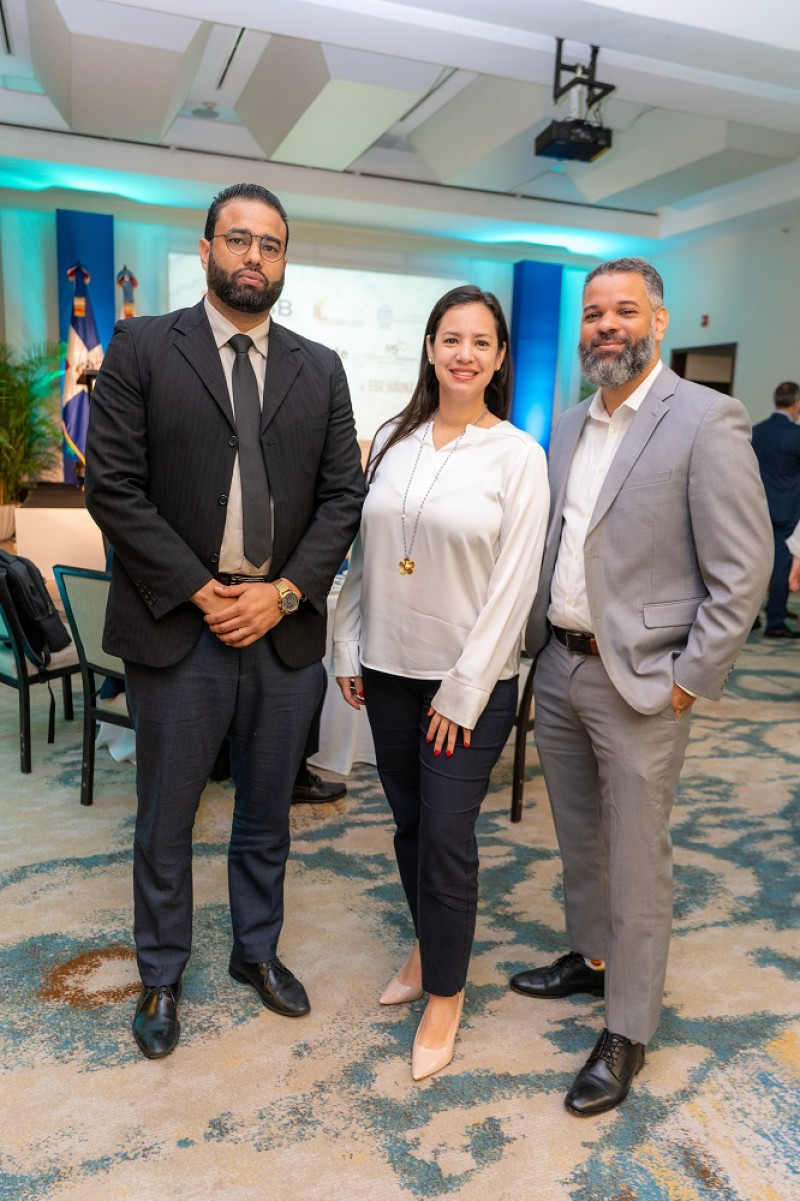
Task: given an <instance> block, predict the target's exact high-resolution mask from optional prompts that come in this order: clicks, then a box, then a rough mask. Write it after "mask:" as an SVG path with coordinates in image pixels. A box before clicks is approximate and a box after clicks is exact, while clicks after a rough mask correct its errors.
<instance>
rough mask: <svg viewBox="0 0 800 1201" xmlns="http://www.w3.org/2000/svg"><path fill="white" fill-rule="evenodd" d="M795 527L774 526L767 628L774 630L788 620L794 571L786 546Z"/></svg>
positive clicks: (789, 552)
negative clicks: (790, 588)
mask: <svg viewBox="0 0 800 1201" xmlns="http://www.w3.org/2000/svg"><path fill="white" fill-rule="evenodd" d="M793 531H794V526H793V525H789V526H786V525H773V527H772V533H773V535H774V538H775V562H774V565H773V568H772V579H771V580H770V584H769V592H768V594H767V626H766V628H767V629H768V630H774V629H775V628H776V627H777V626H780V625H783V624H784V622H785V620H786V602H787V601H788V599H789V572H790V571H791V569H792V552H791V551H790V550H789V547H788V546H787V545H786V539H787V538H791V536H792V533H793Z"/></svg>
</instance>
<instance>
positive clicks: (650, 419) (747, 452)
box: [526, 368, 772, 714]
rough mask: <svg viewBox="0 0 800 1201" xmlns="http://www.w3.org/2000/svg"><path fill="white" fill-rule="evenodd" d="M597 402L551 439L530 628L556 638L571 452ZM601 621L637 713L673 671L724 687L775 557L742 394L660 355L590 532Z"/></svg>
mask: <svg viewBox="0 0 800 1201" xmlns="http://www.w3.org/2000/svg"><path fill="white" fill-rule="evenodd" d="M589 404H590V401H589V400H587V401H584V402H583V403H582V404H580V405H577V406H576V407H575V408H574V409H569V410H568V411H567V412H566V413H564V415H563V417H562V418H561V420H560V421H559V423H558V426H557V428H556V430H555V433H554V435H553V441H552V446H551V450H550V496H551V501H550V524H549V529H548V535H547V541H546V544H545V552H544V563H543V566H542V574H541V577H540V584H539V590H538V592H537V595H536V598H535V600H534V604H533V609H532V611H531V616H530V619H529V622H528V627H527V632H526V645H527V649H528V651H529V653H530V654H531V655H534V656H535V655H537V654H538V653H539V651H540V650H541V649H542V648H543V647H544V645H545V644H546V642H547V639H548V637H549V630H548V624H547V609H548V606H549V603H550V584H551V581H552V578H553V570H554V568H555V563H556V557H557V555H558V548H559V543H560V540H561V526H562V521H563V512H564V498H565V493H566V487H567V479H568V476H569V468H570V463H571V462H572V456H573V453H574V451H575V447H576V445H577V442H578V438H579V437H580V433H581V430H582V429H583V423H584V421H585V420H586V415H587V413H588V410H589ZM584 561H585V569H586V589H587V595H588V601H589V609H590V612H591V614H592V623H593V632H594V634H595V637H596V638H597V644H598V648H599V650H600V655H601V658H602V660H603V664H604V666H605V668H606V670H607V671H608V674H609V676H610V678H611V680H612V682H613V684H614V686H615V687H616V688H617V689H618V691H619V692H620V694H621V695H622V696H623V697H624V698H625V700H626V701H627V702H628V704H629V705H631V706H632V707H633V708H634V709H636V710H637V711H638V712H640V713H645V714H652V713H657V712H659V710H661V709H664V708H665V706H666V705H667V704H668V703H669V701H670V698H671V695H672V685H673V682H674V683H677V684H679V685H680V686H681V687H683V688H685V689H687V690H688V691H689V692H692V693H695V694H696V695H698V696H705V697H708V698H709V699H711V700H717V699H718V698H719V696H720V694H721V692H722V689H723V686H724V684H725V681H726V679H727V677H728V675H729V673H730V670H731V668H732V666H733V663H734V661H735V659H736V656H737V655H738V653H739V651H740V649H741V647H742V644H743V642H744V640H745V638H746V637H747V634H748V633H749V631H750V628H751V626H752V624H753V620H754V618H755V615H756V613H757V612H758V608H759V605H760V603H761V600H762V598H763V595H764V591H765V588H766V586H767V583H768V580H769V576H770V571H771V569H772V530H771V526H770V521H769V516H768V513H767V505H766V500H765V497H764V489H763V487H762V484H761V480H760V477H759V472H758V465H757V463H756V460H755V456H754V454H753V451H752V448H751V446H750V421H749V418H748V416H747V413H746V411H745V409H744V408H743V406H742V405H741V404H740V403H739V402H738V401H737V400H732V399H731V398H730V397H727V396H723V395H722V394H721V393H719V392H714V391H712V390H711V389H710V388H704V387H701V386H700V385H698V384H692V383H689V382H687V381H686V380H682V379H680V378H679V377H678V376H677V375H675V373H674V372H673V371H670V370H669V369H668V368H663V369H662V371H661V372H660V373H659V375H658V376H657V377H656V379H655V381H654V383H653V386H652V387H651V389H650V391H649V392H648V394H647V396H646V397H645V399H644V402H643V403H642V405H641V407H640V408H639V410H638V412H636V413H635V415H634V417H633V420H632V421H631V424H630V427H629V429H628V432H627V434H626V435H625V437H624V439H623V441H622V445H621V446H620V448H619V450H618V451H617V454H616V456H615V458H614V460H613V461H612V464H611V467H610V469H609V472H608V475H607V476H606V479H605V481H604V483H603V486H602V488H601V490H600V495H599V496H598V498H597V504H596V506H595V509H594V512H593V514H592V517H591V520H590V523H589V529H588V532H587V535H586V542H585V544H584Z"/></svg>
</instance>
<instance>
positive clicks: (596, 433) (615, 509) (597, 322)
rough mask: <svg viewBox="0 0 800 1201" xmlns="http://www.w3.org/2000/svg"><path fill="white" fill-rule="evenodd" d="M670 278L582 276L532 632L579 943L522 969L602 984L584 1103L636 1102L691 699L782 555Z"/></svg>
mask: <svg viewBox="0 0 800 1201" xmlns="http://www.w3.org/2000/svg"><path fill="white" fill-rule="evenodd" d="M663 295H664V285H663V282H662V279H661V276H660V275H659V273H658V272H657V271H656V270H655V268H654V267H652V266H651V265H650V264H649V263H647V262H646V261H645V260H644V259H640V258H625V259H614V260H612V261H610V262H607V263H601V264H600V265H599V266H597V267H595V268H594V270H593V271H590V272H589V274H588V275H587V277H586V283H585V286H584V291H583V316H582V322H581V333H580V346H579V357H580V361H581V366H582V369H583V374H584V376H585V377H586V379H588V380H590V381H591V382H592V383H593V384H595V385H596V387H597V391H596V392H595V394H594V395H593V396H592V397H590V398H589V399H588V400H586V401H584V402H583V403H582V404H579V405H576V406H575V407H574V408H572V409H568V410H567V411H566V412H565V413H564V415H563V416H562V418H561V420H560V421H559V423H558V426H557V428H556V430H555V432H554V435H553V440H552V445H551V450H550V487H551V490H552V497H553V503H552V509H551V514H550V524H549V529H548V534H547V544H546V547H545V553H544V563H543V565H542V574H541V582H540V585H539V590H538V592H537V595H536V600H535V602H534V605H533V609H532V611H531V616H530V621H529V623H528V629H527V632H526V644H527V649H528V651H529V653H530V654H531V656H532V657H534V658H536V657H537V656H538V659H537V662H536V666H535V672H536V674H535V676H534V696H535V721H534V729H535V736H536V746H537V750H538V752H539V759H540V762H541V765H542V771H543V773H544V777H545V782H546V784H547V791H548V793H549V795H550V804H551V807H552V810H553V818H554V821H555V827H556V834H557V837H558V844H559V849H560V851H561V859H562V864H563V876H564V900H565V909H566V919H567V938H568V940H569V943H568V945H569V946H570V947H571V951H570V952H569V953H568V954H565V955H562V956H560V957H559V958H558V959H556V960H555V962H554V963H551V964H550V965H549V966H547V967H536V968H531V969H527V970H525V971H521V972H518V973H517V974H516V975H515V976H513V978H512V980H511V987H512V989H514V990H515V991H516V992H519V993H522V994H524V995H525V996H528V997H532V998H535V999H540V998H544V999H547V998H553V997H567V996H570V995H571V994H573V993H588V994H589V995H591V996H599V997H603V996H604V997H605V1028H604V1030H603V1032H602V1034H601V1035H600V1038H599V1039H598V1041H597V1043H596V1045H595V1047H594V1050H593V1051H592V1053H591V1054H590V1056H589V1058H588V1059H587V1061H586V1063H585V1064H584V1066H583V1067H582V1068H581V1070H580V1071H579V1072H578V1075H577V1076H576V1078H575V1080H574V1082H573V1084H572V1086H571V1087H570V1089H569V1091H568V1092H567V1095H566V1098H565V1104H566V1107H567V1109H568V1110H569V1111H570V1112H571V1113H573V1114H577V1115H579V1116H591V1115H594V1114H599V1113H604V1112H605V1111H606V1110H609V1109H613V1108H614V1107H615V1106H617V1105H619V1104H620V1103H621V1102H622V1101H624V1099H625V1097H626V1096H627V1094H628V1090H629V1088H630V1085H631V1082H632V1081H633V1079H634V1077H635V1076H636V1074H637V1073H638V1072H639V1071H640V1069H641V1067H642V1065H643V1064H644V1053H645V1052H644V1048H645V1044H646V1043H647V1042H649V1040H650V1039H651V1038H652V1036H653V1034H654V1033H655V1030H656V1027H657V1025H658V1020H659V1015H660V1011H661V1004H662V998H663V992H664V976H665V972H666V967H667V953H668V950H669V940H670V932H671V926H672V843H671V841H670V834H669V820H670V813H671V810H672V806H673V803H674V800H675V793H676V789H677V785H678V777H679V775H680V771H681V767H682V765H683V759H684V754H685V751H686V743H687V740H688V737H689V724H690V713H691V706H692V703H693V701H694V700H695V698H696V697H697V696H704V697H707V698H708V699H709V700H716V699H717V698H718V697H719V695H720V693H721V692H722V688H723V686H724V684H725V681H726V680H727V678H728V675H729V674H730V671H731V668H732V667H733V663H734V660H735V659H736V656H737V655H738V653H739V651H740V649H741V647H742V644H743V642H744V640H745V638H746V636H747V634H748V632H749V630H750V627H751V625H752V622H753V618H754V616H755V614H756V612H757V611H758V605H759V602H760V600H761V598H762V596H763V594H764V588H765V586H766V582H767V579H768V576H769V569H770V565H771V560H772V551H771V539H770V527H769V517H768V514H767V507H766V502H765V498H764V490H763V488H762V486H761V481H760V479H759V477H758V465H757V463H756V460H755V456H754V455H753V451H752V448H751V446H750V422H749V419H748V417H747V413H746V412H745V410H744V408H743V406H742V405H740V404H739V402H738V401H737V400H732V399H731V398H729V397H727V396H723V395H722V394H721V393H720V392H714V391H712V390H711V389H710V388H703V387H700V386H699V385H697V384H693V383H689V382H687V381H686V380H682V379H679V378H678V376H677V375H675V373H674V372H672V371H670V370H668V369H667V368H666V367H664V366H663V365H662V363H661V359H660V343H661V341H662V339H663V337H664V334H665V333H666V330H667V324H668V321H669V317H668V314H667V310H666V309H665V308H664V301H663Z"/></svg>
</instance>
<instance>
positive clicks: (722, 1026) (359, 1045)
mask: <svg viewBox="0 0 800 1201" xmlns="http://www.w3.org/2000/svg"><path fill="white" fill-rule="evenodd" d="M35 691H36V692H39V693H43V695H40V696H36V697H35V717H34V772H33V775H31V776H29V777H24V776H22V775H20V774H19V772H18V770H17V768H18V758H17V732H16V697H15V695H13V694H12V693H11V690H10V689H2V690H0V769H2V779H3V801H2V809H0V838H1V843H0V845H2V848H3V850H2V871H0V898H1V899H2V915H3V921H2V933H1V934H0V940H1V941H0V957H1V958H2V972H0V980H1V981H2V984H1V985H0V988H1V992H0V1005H1V1006H2V1011H1V1017H2V1026H1V1027H0V1041H1V1042H2V1051H3V1064H4V1078H3V1082H2V1109H3V1117H2V1136H0V1198H3V1199H6V1198H7V1199H8V1201H12V1199H13V1201H34V1199H39V1198H53V1199H61V1198H76V1199H79V1201H116V1199H117V1198H139V1199H144V1201H151V1199H153V1201H155V1198H159V1199H160V1198H162V1197H169V1198H171V1199H175V1201H194V1199H195V1198H197V1199H198V1201H199V1199H203V1201H207V1199H208V1198H214V1199H216V1198H220V1199H225V1201H227V1199H231V1201H234V1199H237V1201H239V1199H241V1201H249V1199H251V1198H252V1199H255V1198H259V1199H260V1198H262V1197H265V1198H270V1201H289V1199H292V1201H293V1199H294V1198H298V1197H302V1198H303V1199H304V1201H316V1199H320V1201H322V1199H323V1198H325V1199H326V1201H330V1199H331V1198H334V1199H335V1201H338V1199H340V1198H341V1199H343V1201H344V1199H347V1201H351V1199H352V1201H378V1199H380V1201H391V1199H394V1198H403V1199H406V1198H408V1199H415V1198H420V1199H422V1198H437V1197H445V1198H460V1199H463V1201H502V1199H507V1201H511V1199H512V1198H513V1199H514V1201H518V1199H520V1198H523V1199H527V1198H537V1199H538V1201H662V1199H664V1201H694V1199H698V1201H699V1199H706V1198H715V1199H723V1201H790V1199H792V1198H794V1199H796V1198H800V1133H799V1131H798V1121H797V1113H798V1109H800V1087H799V1086H800V1023H799V1022H798V1015H800V955H799V954H798V951H799V950H800V948H799V947H798V878H799V877H800V864H799V859H798V831H799V829H800V782H798V766H799V765H800V741H799V740H798V733H797V732H798V717H800V695H799V693H800V645H792V644H783V643H764V642H763V641H762V639H761V638H760V636H758V635H753V636H752V637H751V639H750V643H749V645H748V647H747V648H746V650H745V652H744V654H743V656H742V658H741V660H740V663H739V667H738V669H737V671H736V672H735V673H734V676H733V677H732V679H731V682H730V686H729V689H728V693H727V697H726V699H725V700H724V701H723V702H722V703H721V704H719V705H709V704H706V703H703V702H700V703H699V704H698V706H697V715H696V717H695V725H694V733H693V737H692V740H691V743H690V750H689V757H688V760H687V764H686V769H685V771H684V776H683V783H682V789H681V795H680V799H679V804H678V806H677V810H676V815H675V822H674V835H675V844H676V883H677V898H676V899H677V903H676V921H675V937H674V940H673V944H672V954H671V959H670V967H669V972H668V976H667V996H666V1007H665V1011H664V1016H663V1020H662V1023H661V1027H660V1029H659V1032H658V1035H657V1037H656V1040H655V1041H654V1042H653V1043H652V1044H651V1047H650V1048H649V1050H648V1057H647V1064H646V1066H645V1068H644V1070H643V1072H642V1074H641V1076H639V1077H638V1079H637V1081H636V1083H635V1085H634V1089H633V1091H632V1093H631V1095H630V1097H629V1099H628V1101H627V1103H626V1104H625V1105H624V1106H623V1107H622V1108H621V1109H619V1110H617V1111H616V1112H614V1113H611V1114H607V1115H605V1116H603V1117H601V1118H598V1119H595V1120H593V1121H591V1120H590V1121H586V1120H580V1119H576V1118H574V1117H571V1116H570V1115H569V1114H568V1113H567V1112H566V1111H565V1109H564V1107H563V1103H562V1098H563V1094H564V1092H565V1090H566V1088H567V1086H568V1085H569V1083H570V1081H571V1079H572V1077H573V1075H574V1074H575V1072H576V1071H577V1069H578V1068H579V1067H580V1065H581V1064H582V1063H583V1060H584V1059H585V1057H586V1054H587V1053H588V1050H589V1049H590V1047H591V1046H592V1044H593V1042H594V1040H595V1037H596V1034H597V1032H598V1031H599V1028H600V1027H601V1026H602V1013H601V1008H600V1005H599V1003H598V1002H596V1001H594V1000H592V999H590V998H571V999H567V1000H563V1001H553V1002H542V1003H537V1002H533V1001H530V1000H528V999H526V998H524V997H520V996H517V995H515V994H512V993H511V992H509V991H508V989H507V987H506V980H507V977H508V975H509V973H510V972H512V971H515V970H517V969H518V968H520V967H523V966H528V965H530V964H533V963H537V962H546V961H548V960H549V959H551V958H553V957H555V955H557V954H559V953H561V951H562V950H563V949H565V948H564V946H563V934H562V930H563V926H562V917H561V908H560V875H559V861H558V855H557V852H556V849H555V842H554V834H553V828H552V823H551V820H550V816H549V811H548V808H547V804H546V798H545V795H544V789H543V785H542V780H541V776H540V774H539V770H538V766H537V763H536V755H535V752H534V751H533V750H531V752H530V754H529V764H528V786H527V793H526V809H525V815H524V818H523V821H522V823H521V824H520V825H517V826H512V825H510V824H509V821H508V807H509V776H510V758H509V757H508V756H506V758H505V759H504V760H503V761H502V762H501V764H500V765H499V767H498V770H497V773H496V776H495V780H494V785H493V791H492V794H491V796H490V797H489V798H488V800H487V803H486V806H485V810H484V813H483V815H482V818H481V825H480V840H481V847H482V897H481V907H480V913H479V919H478V930H477V941H476V946H475V954H474V958H473V963H472V967H471V972H470V979H469V983H468V986H467V1001H466V1006H465V1010H464V1020H463V1023H462V1028H461V1034H460V1036H459V1039H458V1042H457V1044H456V1057H455V1059H454V1061H453V1063H452V1064H451V1066H450V1067H449V1068H448V1069H447V1070H446V1071H445V1072H443V1073H441V1074H440V1075H439V1076H436V1077H434V1078H432V1079H430V1080H428V1081H426V1082H423V1083H422V1084H419V1085H416V1084H414V1083H413V1082H412V1080H411V1076H410V1070H409V1053H410V1046H411V1040H412V1038H413V1034H414V1030H415V1027H416V1023H417V1021H418V1020H419V1016H420V1014H421V1011H422V1007H423V1002H422V1001H419V1002H417V1003H416V1004H414V1005H412V1006H410V1007H398V1008H396V1009H393V1010H388V1011H386V1010H382V1009H380V1007H379V1006H378V1005H377V1003H376V998H377V996H378V995H379V993H380V991H381V989H382V988H383V986H384V985H385V983H386V981H387V980H388V979H389V977H390V976H391V975H392V973H393V971H394V970H395V968H396V967H397V966H398V965H399V963H400V961H401V960H402V958H403V957H404V955H405V954H406V951H407V949H408V945H409V944H408V928H407V922H406V918H405V915H404V912H403V907H402V903H401V895H400V890H399V886H398V884H397V882H396V879H395V871H394V865H393V859H392V849H391V828H390V824H389V821H388V820H387V813H386V808H385V804H384V801H383V799H382V796H381V793H380V790H379V788H378V786H377V782H376V778H375V775H374V772H373V771H372V770H371V769H368V768H358V769H356V771H355V772H354V774H353V776H352V777H351V778H350V779H349V781H348V795H347V797H346V799H345V800H344V801H342V802H338V803H336V804H335V805H322V806H298V807H295V809H294V810H293V836H294V843H293V854H292V859H291V864H290V871H289V877H288V883H287V915H288V920H287V925H286V928H285V932H284V937H283V941H282V945H281V953H282V956H283V958H284V959H285V961H286V962H287V963H288V964H289V966H291V967H292V968H293V969H294V970H295V971H296V972H297V974H298V975H299V976H300V977H301V979H302V980H303V981H304V983H305V984H306V986H307V988H308V991H309V994H310V996H311V1001H312V1013H311V1015H310V1016H309V1017H307V1018H304V1019H301V1020H299V1021H292V1020H288V1019H285V1018H279V1017H276V1016H274V1015H272V1014H270V1013H269V1012H268V1011H266V1010H265V1009H263V1007H262V1006H261V1005H260V1003H259V1002H258V999H257V997H256V995H255V993H254V992H253V991H252V990H251V989H249V988H244V987H242V986H241V985H238V984H236V983H234V981H232V980H231V979H230V978H229V976H228V974H227V959H228V953H229V945H230V935H229V926H228V913H227V903H226V874H225V851H226V836H227V830H228V825H229V819H230V808H231V794H230V789H229V787H227V786H222V785H209V787H208V789H207V791H206V793H205V796H204V799H203V803H202V807H201V811H200V814H199V818H198V822H197V827H196V862H195V910H196V922H195V949H194V953H193V956H192V960H191V962H190V965H189V968H188V970H187V974H186V977H185V1000H184V1002H183V1004H182V1007H181V1015H182V1024H183V1034H182V1038H181V1042H180V1044H179V1046H178V1049H177V1050H176V1052H175V1053H174V1054H173V1055H172V1056H170V1057H169V1058H168V1059H166V1060H164V1061H161V1062H148V1061H145V1060H143V1059H142V1058H141V1057H140V1056H139V1054H138V1052H137V1051H136V1049H135V1047H134V1044H133V1041H132V1039H131V1035H130V1017H131V1008H132V1001H133V998H134V996H135V995H136V992H137V984H136V971H135V965H134V960H133V954H132V949H131V937H130V924H131V896H130V860H131V855H130V843H131V833H132V824H133V788H134V776H133V773H134V769H133V767H132V766H131V765H130V764H128V763H122V764H115V763H114V762H113V761H112V760H111V759H110V758H109V757H108V756H107V755H105V754H101V755H100V757H99V759H98V770H97V779H96V786H95V805H94V807H93V808H92V809H83V808H81V806H80V805H79V803H78V795H79V774H80V731H79V723H78V722H76V723H75V725H74V726H72V725H70V724H69V723H65V722H64V721H63V720H62V719H61V718H59V721H58V723H57V733H56V743H55V746H53V747H48V746H47V744H46V740H45V718H46V706H45V701H46V700H47V694H46V691H45V690H43V689H37V690H35Z"/></svg>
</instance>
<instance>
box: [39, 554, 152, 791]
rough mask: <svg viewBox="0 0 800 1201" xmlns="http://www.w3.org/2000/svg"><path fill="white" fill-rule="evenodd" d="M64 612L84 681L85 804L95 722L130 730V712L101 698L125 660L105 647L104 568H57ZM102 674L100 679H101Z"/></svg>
mask: <svg viewBox="0 0 800 1201" xmlns="http://www.w3.org/2000/svg"><path fill="white" fill-rule="evenodd" d="M53 574H54V575H55V578H56V583H57V584H58V591H59V592H60V593H61V599H62V601H63V602H64V611H65V612H66V615H67V621H68V622H69V624H70V628H71V630H72V637H73V638H74V639H75V647H76V649H77V652H78V661H79V663H80V671H81V679H82V680H83V757H82V761H81V804H82V805H91V804H92V801H93V794H94V759H95V738H96V736H97V723H98V722H99V721H106V722H110V723H111V724H112V725H115V726H123V727H124V728H125V729H128V730H132V729H133V722H132V721H131V719H130V716H129V715H128V712H127V710H126V711H125V712H124V713H122V712H120V710H119V709H118V708H112V707H111V706H110V705H109V704H108V703H107V702H106V701H105V699H104V698H103V697H102V696H100V689H101V688H102V685H103V681H104V680H106V679H111V680H117V681H119V682H121V683H122V684H123V685H124V683H125V667H124V664H123V662H122V660H121V659H118V658H117V657H116V656H115V655H108V654H106V652H105V651H104V650H103V624H104V622H105V615H106V601H107V600H108V588H109V584H110V582H111V577H110V575H108V573H107V572H105V571H92V570H90V569H89V568H84V567H63V566H61V565H59V566H57V567H54V568H53ZM98 677H99V678H98Z"/></svg>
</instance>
